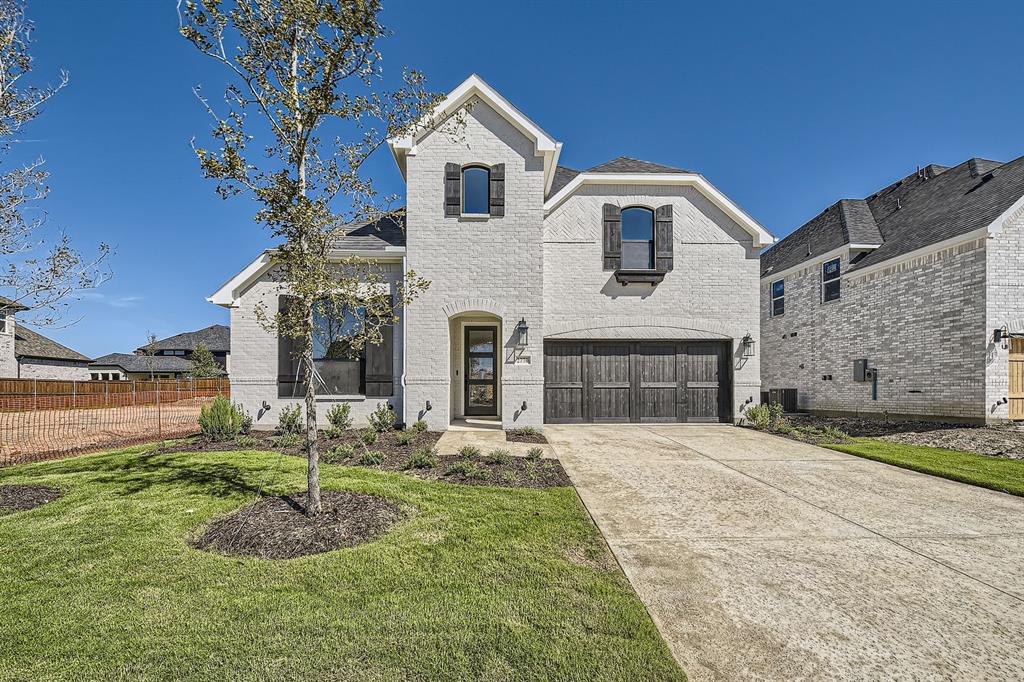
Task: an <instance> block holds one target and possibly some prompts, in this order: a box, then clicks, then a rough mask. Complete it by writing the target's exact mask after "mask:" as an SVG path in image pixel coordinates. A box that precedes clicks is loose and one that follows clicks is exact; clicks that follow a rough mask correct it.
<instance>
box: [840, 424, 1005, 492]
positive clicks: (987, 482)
mask: <svg viewBox="0 0 1024 682" xmlns="http://www.w3.org/2000/svg"><path fill="white" fill-rule="evenodd" d="M824 447H827V448H831V449H833V450H838V451H840V452H846V453H849V454H851V455H857V456H858V457H865V458H867V459H873V460H877V461H879V462H885V463H886V464H893V465H895V466H898V467H903V468H904V469H912V470H914V471H920V472H922V473H925V474H932V475H933V476H941V477H943V478H949V479H952V480H954V481H960V482H961V483H970V484H971V485H977V486H981V487H983V488H991V489H993V490H999V491H1001V492H1007V493H1011V494H1013V495H1021V496H1024V461H1022V460H1019V459H1009V458H1003V457H994V456H990V455H978V454H975V453H973V452H961V451H959V450H947V449H945V448H932V447H925V446H921V445H906V444H903V443H892V442H888V441H882V440H875V439H872V438H856V439H854V440H853V442H851V443H836V444H832V445H825V446H824Z"/></svg>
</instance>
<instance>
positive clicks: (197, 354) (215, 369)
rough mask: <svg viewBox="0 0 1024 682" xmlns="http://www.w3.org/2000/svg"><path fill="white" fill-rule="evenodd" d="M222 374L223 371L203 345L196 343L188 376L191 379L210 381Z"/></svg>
mask: <svg viewBox="0 0 1024 682" xmlns="http://www.w3.org/2000/svg"><path fill="white" fill-rule="evenodd" d="M223 374H224V369H223V368H222V367H221V366H220V363H219V362H217V360H216V359H215V358H214V357H213V353H211V352H210V349H209V348H207V347H206V346H205V345H203V344H201V343H198V344H196V349H195V350H194V351H192V369H190V370H189V372H188V375H189V376H190V377H192V378H193V379H212V378H215V377H219V376H221V375H223Z"/></svg>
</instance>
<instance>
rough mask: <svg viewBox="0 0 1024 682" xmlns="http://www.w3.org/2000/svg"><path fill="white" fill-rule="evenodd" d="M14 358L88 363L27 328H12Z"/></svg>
mask: <svg viewBox="0 0 1024 682" xmlns="http://www.w3.org/2000/svg"><path fill="white" fill-rule="evenodd" d="M14 356H15V357H16V358H39V359H43V360H66V361H68V362H81V363H83V364H85V363H87V362H89V358H87V357H86V356H84V355H82V354H81V353H79V352H78V351H73V350H71V349H70V348H68V347H67V346H64V345H61V344H59V343H57V342H56V341H54V340H53V339H48V338H46V337H45V336H43V335H42V334H40V333H39V332H36V331H32V330H31V329H29V328H27V327H23V326H21V325H15V327H14Z"/></svg>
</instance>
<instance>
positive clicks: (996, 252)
mask: <svg viewBox="0 0 1024 682" xmlns="http://www.w3.org/2000/svg"><path fill="white" fill-rule="evenodd" d="M986 250H987V256H988V258H987V261H986V266H987V267H986V274H987V286H986V289H987V292H986V293H987V296H986V317H987V323H986V325H985V332H986V334H987V335H988V347H987V353H986V356H985V414H986V417H987V418H988V419H989V420H990V421H995V420H1001V419H1007V418H1008V417H1009V405H1008V404H1007V403H1006V402H1003V401H1004V399H1005V398H1007V397H1008V392H1009V387H1010V374H1009V371H1010V369H1009V351H1008V350H1006V349H1004V348H1003V347H1002V344H996V343H994V342H993V341H992V336H991V334H992V331H993V330H994V329H999V328H1002V327H1003V325H1006V326H1007V327H1009V328H1010V329H1011V330H1014V331H1016V332H1018V333H1024V207H1022V208H1021V209H1020V210H1019V211H1017V212H1016V213H1014V214H1013V215H1011V216H1009V218H1008V219H1007V220H1006V221H1005V223H1004V224H1003V228H1002V231H1001V232H1000V233H999V234H997V235H996V236H995V237H993V238H992V239H990V240H989V241H988V244H987V247H986Z"/></svg>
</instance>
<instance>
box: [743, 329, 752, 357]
mask: <svg viewBox="0 0 1024 682" xmlns="http://www.w3.org/2000/svg"><path fill="white" fill-rule="evenodd" d="M741 343H742V344H743V357H745V358H752V357H754V337H753V336H751V335H750V332H747V335H746V336H744V337H743V339H742V341H741Z"/></svg>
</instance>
